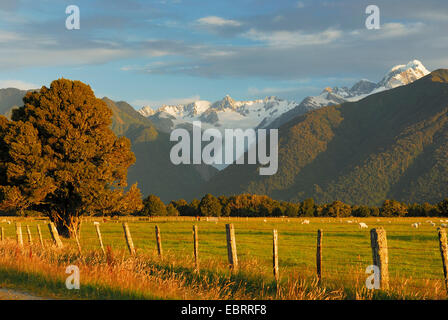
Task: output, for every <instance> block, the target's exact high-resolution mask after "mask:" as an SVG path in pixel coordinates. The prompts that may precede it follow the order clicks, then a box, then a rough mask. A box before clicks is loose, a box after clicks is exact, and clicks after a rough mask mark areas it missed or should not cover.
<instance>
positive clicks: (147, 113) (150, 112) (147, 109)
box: [138, 106, 156, 117]
mask: <svg viewBox="0 0 448 320" xmlns="http://www.w3.org/2000/svg"><path fill="white" fill-rule="evenodd" d="M138 112H139V113H140V114H141V115H142V116H144V117H150V116H152V115H154V114H155V113H156V111H155V110H154V109H153V108H151V107H150V106H144V107H143V108H141V109H140V110H138Z"/></svg>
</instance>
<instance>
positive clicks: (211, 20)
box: [196, 16, 241, 27]
mask: <svg viewBox="0 0 448 320" xmlns="http://www.w3.org/2000/svg"><path fill="white" fill-rule="evenodd" d="M196 22H197V23H199V24H200V25H208V26H214V27H239V26H241V22H239V21H236V20H230V19H224V18H221V17H217V16H208V17H204V18H200V19H198V20H196Z"/></svg>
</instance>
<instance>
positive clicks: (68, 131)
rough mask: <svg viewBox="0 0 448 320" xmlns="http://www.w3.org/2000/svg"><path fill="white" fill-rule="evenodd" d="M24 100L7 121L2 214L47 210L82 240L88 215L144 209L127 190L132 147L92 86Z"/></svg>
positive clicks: (0, 177)
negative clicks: (80, 232)
mask: <svg viewBox="0 0 448 320" xmlns="http://www.w3.org/2000/svg"><path fill="white" fill-rule="evenodd" d="M23 101H24V106H22V107H20V108H18V109H15V110H13V113H12V117H11V121H8V120H7V119H6V118H4V117H1V118H0V200H1V202H0V207H1V209H4V210H6V209H16V210H23V209H25V208H29V207H31V208H33V209H35V210H38V211H41V212H43V213H45V214H47V215H48V217H49V218H50V219H51V221H53V222H54V223H55V224H56V227H57V229H58V231H59V233H60V234H61V235H63V236H75V235H76V234H77V232H78V229H79V222H80V219H79V217H80V216H81V215H92V214H116V213H117V212H119V213H131V212H133V211H136V210H140V209H141V197H140V191H139V189H138V188H137V186H136V185H134V186H132V187H131V188H130V190H129V191H128V192H125V190H124V188H125V187H126V184H127V183H126V178H127V170H128V168H129V166H130V165H132V164H133V163H134V162H135V156H134V154H133V153H132V152H131V143H130V141H129V140H128V139H127V138H125V137H121V138H118V137H116V136H115V134H114V133H113V132H112V130H111V129H110V125H111V121H112V120H111V117H112V111H111V110H110V109H109V108H108V107H107V105H106V104H105V103H104V102H103V101H102V100H100V99H97V98H96V97H95V95H94V93H93V91H92V89H91V88H90V86H88V85H86V84H84V83H82V82H80V81H70V80H66V79H59V80H56V81H53V82H52V83H51V86H50V88H47V87H45V86H44V87H42V88H41V89H40V90H39V91H34V92H29V93H28V94H27V95H26V96H25V97H24V99H23Z"/></svg>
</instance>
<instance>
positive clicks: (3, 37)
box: [0, 30, 25, 43]
mask: <svg viewBox="0 0 448 320" xmlns="http://www.w3.org/2000/svg"><path fill="white" fill-rule="evenodd" d="M24 39H25V38H24V37H23V36H21V35H20V34H18V33H15V32H9V31H2V30H0V43H1V42H5V43H6V42H11V41H19V40H24Z"/></svg>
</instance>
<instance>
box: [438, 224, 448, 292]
mask: <svg viewBox="0 0 448 320" xmlns="http://www.w3.org/2000/svg"><path fill="white" fill-rule="evenodd" d="M437 231H438V233H439V246H440V254H441V255H442V266H443V275H444V277H445V289H446V290H447V293H448V270H447V268H448V257H447V237H446V230H445V228H437Z"/></svg>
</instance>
